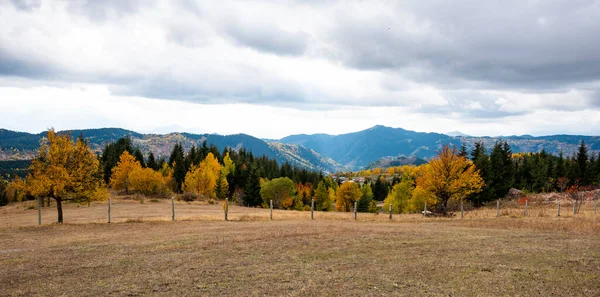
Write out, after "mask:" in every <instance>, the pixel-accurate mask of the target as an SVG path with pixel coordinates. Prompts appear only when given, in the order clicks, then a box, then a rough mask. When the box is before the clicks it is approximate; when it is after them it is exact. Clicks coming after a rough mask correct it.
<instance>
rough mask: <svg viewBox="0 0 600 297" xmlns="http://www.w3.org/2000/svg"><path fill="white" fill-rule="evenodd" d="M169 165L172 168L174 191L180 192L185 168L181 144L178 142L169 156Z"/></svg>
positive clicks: (185, 171)
mask: <svg viewBox="0 0 600 297" xmlns="http://www.w3.org/2000/svg"><path fill="white" fill-rule="evenodd" d="M169 166H171V167H172V168H173V179H174V180H175V191H176V192H181V190H182V185H183V182H184V181H185V175H186V173H187V168H186V167H185V159H184V155H183V146H182V145H181V144H180V143H177V144H175V146H174V147H173V151H171V156H170V157H169Z"/></svg>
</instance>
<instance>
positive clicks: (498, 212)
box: [496, 199, 500, 217]
mask: <svg viewBox="0 0 600 297" xmlns="http://www.w3.org/2000/svg"><path fill="white" fill-rule="evenodd" d="M496 216H497V217H499V216H500V199H498V200H496Z"/></svg>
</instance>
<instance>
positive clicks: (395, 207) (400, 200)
mask: <svg viewBox="0 0 600 297" xmlns="http://www.w3.org/2000/svg"><path fill="white" fill-rule="evenodd" d="M413 189H414V184H413V182H412V181H410V180H408V179H403V180H402V181H401V182H399V183H397V184H395V185H394V186H393V187H392V191H390V193H389V194H388V196H387V197H386V198H385V200H383V209H384V210H385V211H388V210H389V207H390V204H391V205H392V212H393V213H405V212H408V205H409V200H410V199H411V197H412V192H413Z"/></svg>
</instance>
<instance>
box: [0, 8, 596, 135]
mask: <svg viewBox="0 0 600 297" xmlns="http://www.w3.org/2000/svg"><path fill="white" fill-rule="evenodd" d="M599 19H600V1H595V0H589V1H588V0H573V1H553V0H548V1H539V0H535V1H529V0H518V1H512V0H503V1H479V0H472V1H471V0H464V1H435V0H430V1H420V0H415V1H193V0H181V1H166V0H165V1H150V0H140V1H133V0H132V1H126V0H107V1H99V0H98V1H95V0H94V1H92V0H89V1H77V0H72V1H60V0H58V1H36V0H28V1H27V0H0V128H7V129H11V130H19V131H28V132H41V131H43V130H45V129H47V128H49V127H55V128H56V129H59V130H64V129H76V128H97V127H122V128H127V129H132V130H136V131H139V132H159V133H165V132H172V131H187V132H196V133H205V132H208V133H219V134H233V133H240V132H242V133H248V134H252V135H254V136H258V137H265V138H279V137H282V136H286V135H288V134H296V133H330V134H339V133H346V132H352V131H358V130H362V129H365V128H368V127H371V126H373V125H376V124H382V125H386V126H392V127H402V128H405V129H411V130H416V131H427V132H449V131H455V130H458V131H461V132H463V133H467V134H471V135H512V134H533V135H546V134H558V133H569V134H588V135H600V125H599V124H600V38H599V36H600V25H598V20H599Z"/></svg>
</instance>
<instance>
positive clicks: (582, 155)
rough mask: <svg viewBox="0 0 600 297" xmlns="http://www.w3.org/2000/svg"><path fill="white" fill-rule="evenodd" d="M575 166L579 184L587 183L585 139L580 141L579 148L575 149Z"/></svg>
mask: <svg viewBox="0 0 600 297" xmlns="http://www.w3.org/2000/svg"><path fill="white" fill-rule="evenodd" d="M576 162H577V168H576V174H577V176H576V178H577V179H578V180H579V184H580V185H587V184H588V180H587V176H586V173H587V165H588V164H587V163H588V152H587V147H586V145H585V141H583V140H582V141H581V145H579V149H578V150H577V156H576Z"/></svg>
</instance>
